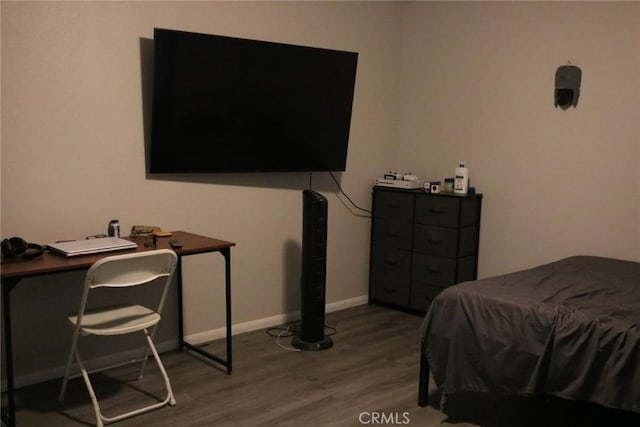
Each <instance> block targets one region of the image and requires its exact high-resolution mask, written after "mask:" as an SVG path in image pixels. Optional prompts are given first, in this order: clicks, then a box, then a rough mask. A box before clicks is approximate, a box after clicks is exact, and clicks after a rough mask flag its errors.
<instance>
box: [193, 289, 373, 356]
mask: <svg viewBox="0 0 640 427" xmlns="http://www.w3.org/2000/svg"><path fill="white" fill-rule="evenodd" d="M368 302H369V296H368V295H361V296H359V297H354V298H349V299H346V300H342V301H336V302H332V303H330V304H327V305H326V306H325V312H327V313H331V312H332V311H339V310H344V309H347V308H351V307H356V306H358V305H364V304H367V303H368ZM299 318H300V313H299V312H298V311H296V312H290V313H283V314H277V315H275V316H271V317H265V318H263V319H257V320H251V321H249V322H244V323H239V324H236V325H233V326H232V327H231V334H232V335H238V334H243V333H245V332H251V331H256V330H259V329H266V328H270V327H272V326H277V325H282V324H283V323H288V322H293V321H296V320H298V319H299ZM226 334H227V329H226V328H218V329H212V330H209V331H203V332H198V333H196V334H190V335H188V336H185V340H187V341H188V342H190V343H191V344H193V345H199V344H202V343H205V342H210V341H215V340H217V339H220V338H224V337H225V336H226Z"/></svg>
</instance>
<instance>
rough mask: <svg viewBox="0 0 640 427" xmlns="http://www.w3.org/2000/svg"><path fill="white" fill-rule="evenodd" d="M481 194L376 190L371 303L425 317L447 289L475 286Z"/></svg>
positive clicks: (374, 196) (371, 262) (371, 266)
mask: <svg viewBox="0 0 640 427" xmlns="http://www.w3.org/2000/svg"><path fill="white" fill-rule="evenodd" d="M481 209H482V194H474V195H458V194H451V193H439V194H430V193H426V192H424V191H420V190H400V189H394V188H387V187H374V189H373V221H372V229H371V261H370V275H369V302H379V303H384V304H389V305H392V306H396V307H398V308H403V309H409V310H413V311H418V312H426V311H427V309H428V308H429V305H430V304H431V301H432V300H433V298H434V297H435V296H436V295H437V294H438V293H439V292H441V291H442V290H443V289H445V288H446V287H448V286H451V285H454V284H456V283H459V282H464V281H467V280H475V279H476V277H477V271H478V244H479V237H480V212H481Z"/></svg>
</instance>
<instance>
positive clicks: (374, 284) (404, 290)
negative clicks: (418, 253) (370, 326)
mask: <svg viewBox="0 0 640 427" xmlns="http://www.w3.org/2000/svg"><path fill="white" fill-rule="evenodd" d="M370 284H371V286H370V289H369V292H370V297H371V298H373V299H376V300H380V301H384V302H388V303H391V304H397V305H404V306H406V305H407V304H408V303H409V288H410V286H411V252H408V251H402V250H398V249H393V248H385V247H380V246H378V245H374V246H373V247H372V248H371V277H370Z"/></svg>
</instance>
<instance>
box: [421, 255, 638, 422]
mask: <svg viewBox="0 0 640 427" xmlns="http://www.w3.org/2000/svg"><path fill="white" fill-rule="evenodd" d="M422 339H423V342H422V345H423V352H424V357H425V358H426V360H427V362H428V364H429V368H430V369H431V373H432V375H433V378H434V381H435V383H436V385H437V387H438V389H439V390H440V392H441V393H442V394H443V395H444V396H446V395H448V394H453V393H458V392H492V393H504V394H515V395H533V394H546V395H554V396H558V397H561V398H565V399H571V400H581V401H589V402H594V403H598V404H601V405H604V406H607V407H612V408H616V409H622V410H626V411H632V412H636V413H640V263H637V262H631V261H624V260H617V259H610V258H601V257H592V256H575V257H570V258H566V259H563V260H559V261H556V262H552V263H549V264H545V265H542V266H538V267H535V268H531V269H528V270H523V271H518V272H514V273H510V274H506V275H501V276H496V277H492V278H487V279H482V280H476V281H472V282H465V283H461V284H458V285H455V286H452V287H450V288H448V289H446V290H445V291H443V292H442V293H440V294H439V295H438V296H437V297H436V298H435V299H434V301H433V302H432V304H431V306H430V308H429V311H428V312H427V314H426V316H425V319H424V322H423V324H422Z"/></svg>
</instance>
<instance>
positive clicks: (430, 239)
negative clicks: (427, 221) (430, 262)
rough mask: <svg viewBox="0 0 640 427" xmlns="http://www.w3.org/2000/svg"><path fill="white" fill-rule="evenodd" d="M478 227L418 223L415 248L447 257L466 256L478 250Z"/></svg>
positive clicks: (415, 232) (415, 233)
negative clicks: (449, 226)
mask: <svg viewBox="0 0 640 427" xmlns="http://www.w3.org/2000/svg"><path fill="white" fill-rule="evenodd" d="M477 244H478V227H465V228H461V229H457V228H447V227H437V226H433V225H424V224H416V225H415V229H414V243H413V249H414V250H415V251H416V252H421V253H424V254H429V255H437V256H444V257H447V258H456V257H464V256H467V255H472V254H474V253H475V252H476V249H477Z"/></svg>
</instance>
